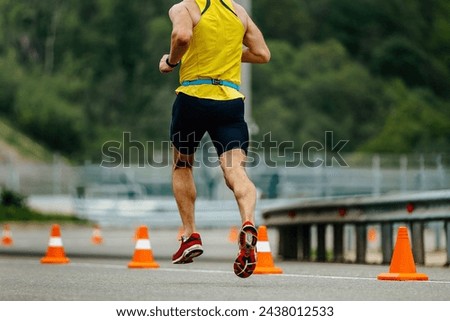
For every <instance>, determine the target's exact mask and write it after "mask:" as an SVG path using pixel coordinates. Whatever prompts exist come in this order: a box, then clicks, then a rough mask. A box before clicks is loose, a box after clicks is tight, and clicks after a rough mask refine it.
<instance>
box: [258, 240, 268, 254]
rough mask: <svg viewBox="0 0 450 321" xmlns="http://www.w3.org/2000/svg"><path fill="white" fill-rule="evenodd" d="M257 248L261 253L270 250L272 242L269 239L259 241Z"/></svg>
mask: <svg viewBox="0 0 450 321" xmlns="http://www.w3.org/2000/svg"><path fill="white" fill-rule="evenodd" d="M256 250H257V251H258V252H260V253H262V252H270V244H269V242H267V241H262V242H259V241H258V242H257V243H256Z"/></svg>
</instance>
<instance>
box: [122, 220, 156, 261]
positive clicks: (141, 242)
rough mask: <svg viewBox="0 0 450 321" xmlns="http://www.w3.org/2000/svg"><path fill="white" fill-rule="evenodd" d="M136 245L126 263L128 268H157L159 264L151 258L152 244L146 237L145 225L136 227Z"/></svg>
mask: <svg viewBox="0 0 450 321" xmlns="http://www.w3.org/2000/svg"><path fill="white" fill-rule="evenodd" d="M136 237H137V241H136V246H135V250H134V255H133V259H132V260H131V262H130V263H128V267H129V268H159V264H158V263H156V262H155V260H154V259H153V251H152V246H151V244H150V239H149V237H148V229H147V226H145V225H142V226H140V227H138V229H137V232H136Z"/></svg>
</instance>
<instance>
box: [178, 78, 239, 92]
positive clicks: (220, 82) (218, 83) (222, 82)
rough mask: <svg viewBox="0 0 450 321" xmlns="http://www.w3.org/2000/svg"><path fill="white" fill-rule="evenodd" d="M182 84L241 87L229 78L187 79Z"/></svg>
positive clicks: (237, 88)
mask: <svg viewBox="0 0 450 321" xmlns="http://www.w3.org/2000/svg"><path fill="white" fill-rule="evenodd" d="M181 85H182V86H192V85H216V86H227V87H231V88H234V89H236V90H239V89H240V88H241V87H240V86H239V85H236V84H235V83H233V82H231V81H228V80H221V79H196V80H185V81H183V82H182V83H181Z"/></svg>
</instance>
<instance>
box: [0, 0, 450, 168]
mask: <svg viewBox="0 0 450 321" xmlns="http://www.w3.org/2000/svg"><path fill="white" fill-rule="evenodd" d="M176 2H177V1H176V0H172V1H169V0H152V1H145V0H134V1H122V0H41V1H33V0H19V1H17V0H0V117H1V118H3V119H7V120H8V121H9V123H10V124H12V125H13V126H14V127H15V128H16V129H17V130H19V131H22V132H24V133H25V134H27V135H28V136H30V137H32V138H33V139H35V140H36V141H38V142H39V143H41V144H43V145H45V146H46V147H48V148H50V149H51V150H53V151H55V152H58V153H60V154H62V155H65V156H68V157H70V159H72V160H73V161H74V162H83V161H85V160H90V161H99V160H100V159H101V157H102V154H101V147H102V145H103V144H104V143H105V142H107V141H111V140H116V141H119V142H121V141H122V137H123V133H124V132H130V133H131V136H132V138H133V139H134V140H139V141H140V142H142V143H143V144H144V145H145V143H146V142H148V141H153V142H155V143H156V144H155V146H159V142H161V141H164V140H167V139H168V129H169V125H170V114H171V105H172V102H173V99H174V89H175V88H176V86H177V81H178V75H177V74H176V73H172V74H169V75H161V74H160V73H159V70H158V63H159V59H160V57H161V55H162V54H163V53H165V52H167V51H168V49H169V41H170V31H171V24H170V20H169V19H168V16H167V11H168V9H169V8H170V6H171V5H173V4H174V3H176ZM252 16H253V19H254V20H255V21H256V23H257V24H258V25H259V26H260V28H261V30H262V31H263V33H264V35H265V37H266V39H267V41H268V43H269V46H270V49H271V52H272V61H271V62H270V63H269V64H267V65H255V66H254V67H253V68H252V72H253V77H252V79H253V84H252V90H253V96H252V97H253V99H252V101H253V109H252V111H253V118H254V119H255V121H256V123H257V125H258V127H259V133H258V134H257V135H256V137H255V139H260V138H262V136H263V135H264V134H265V133H267V132H272V137H273V138H275V139H277V140H278V141H293V142H294V143H295V146H296V147H298V148H301V146H302V145H303V144H304V143H305V142H307V141H310V140H315V141H323V137H324V132H325V131H333V133H334V136H335V138H336V140H341V139H343V140H349V144H347V145H346V147H345V148H346V150H345V151H346V152H351V151H367V152H394V153H400V152H402V153H403V152H450V147H449V146H450V135H449V128H450V114H449V112H448V111H449V110H450V90H449V88H450V24H449V21H450V3H449V2H448V1H447V0H410V1H407V2H405V1H401V0H359V1H351V0H277V1H272V0H256V1H253V3H252ZM124 153H127V151H124ZM125 157H127V155H125Z"/></svg>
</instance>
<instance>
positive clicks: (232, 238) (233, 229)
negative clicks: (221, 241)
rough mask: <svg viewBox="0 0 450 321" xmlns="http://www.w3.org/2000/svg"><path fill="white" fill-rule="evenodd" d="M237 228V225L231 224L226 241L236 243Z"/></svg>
mask: <svg viewBox="0 0 450 321" xmlns="http://www.w3.org/2000/svg"><path fill="white" fill-rule="evenodd" d="M238 235H239V228H238V227H237V226H232V227H231V228H230V233H228V241H230V243H236V242H237V241H238Z"/></svg>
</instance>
